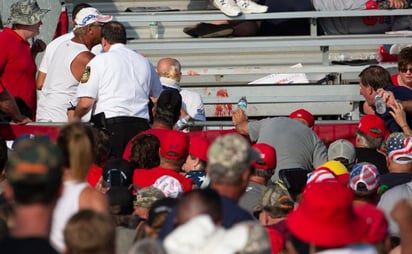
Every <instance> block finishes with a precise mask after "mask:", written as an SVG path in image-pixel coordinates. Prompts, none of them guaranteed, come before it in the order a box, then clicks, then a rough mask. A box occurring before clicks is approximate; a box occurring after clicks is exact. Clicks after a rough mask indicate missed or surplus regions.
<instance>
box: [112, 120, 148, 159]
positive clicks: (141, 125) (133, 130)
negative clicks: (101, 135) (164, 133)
mask: <svg viewBox="0 0 412 254" xmlns="http://www.w3.org/2000/svg"><path fill="white" fill-rule="evenodd" d="M106 128H107V130H108V131H109V132H111V133H112V136H111V143H112V156H113V157H115V158H121V157H122V155H123V151H124V148H125V147H126V145H127V143H128V142H129V141H130V139H131V138H133V137H134V136H135V135H137V134H138V133H140V132H142V131H144V130H147V129H149V128H150V126H149V123H148V120H146V119H143V118H139V117H126V116H119V117H112V118H107V119H106Z"/></svg>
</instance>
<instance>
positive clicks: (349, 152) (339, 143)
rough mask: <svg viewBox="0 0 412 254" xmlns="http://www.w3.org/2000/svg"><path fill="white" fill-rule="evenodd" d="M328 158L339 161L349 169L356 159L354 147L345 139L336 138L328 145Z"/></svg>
mask: <svg viewBox="0 0 412 254" xmlns="http://www.w3.org/2000/svg"><path fill="white" fill-rule="evenodd" d="M328 159H329V160H336V161H340V162H341V163H342V164H343V165H345V167H347V168H348V169H350V168H351V167H352V165H353V163H355V160H356V152H355V147H354V146H353V144H352V143H351V142H349V141H348V140H346V139H338V140H336V141H334V142H333V143H331V144H330V145H329V148H328Z"/></svg>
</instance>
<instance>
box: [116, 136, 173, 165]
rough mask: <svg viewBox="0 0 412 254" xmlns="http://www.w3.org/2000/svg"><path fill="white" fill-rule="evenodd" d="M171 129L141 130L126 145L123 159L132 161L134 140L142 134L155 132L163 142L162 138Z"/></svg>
mask: <svg viewBox="0 0 412 254" xmlns="http://www.w3.org/2000/svg"><path fill="white" fill-rule="evenodd" d="M169 131H170V130H169V129H148V130H145V131H143V132H140V133H139V134H137V135H136V136H134V137H133V138H132V139H130V141H129V142H128V143H127V145H126V147H125V148H124V151H123V157H122V158H123V159H125V160H127V161H130V154H131V153H132V143H133V141H134V140H135V139H136V138H137V137H138V136H139V135H142V134H153V135H155V136H156V137H157V138H158V139H159V142H162V139H163V138H164V137H165V136H166V134H167V133H168V132H169Z"/></svg>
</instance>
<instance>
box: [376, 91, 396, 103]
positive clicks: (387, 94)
mask: <svg viewBox="0 0 412 254" xmlns="http://www.w3.org/2000/svg"><path fill="white" fill-rule="evenodd" d="M376 92H377V93H378V94H379V96H380V97H382V99H383V100H384V101H385V102H386V105H388V106H391V105H393V104H397V103H398V101H397V100H396V98H395V95H393V93H392V92H391V91H385V90H383V89H382V88H379V89H378V90H377V91H376Z"/></svg>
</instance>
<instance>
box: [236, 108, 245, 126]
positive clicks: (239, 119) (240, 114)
mask: <svg viewBox="0 0 412 254" xmlns="http://www.w3.org/2000/svg"><path fill="white" fill-rule="evenodd" d="M247 120H248V117H247V115H246V114H245V112H243V110H242V109H239V108H238V109H236V110H235V111H233V115H232V123H233V125H234V126H236V125H238V124H240V123H243V122H247Z"/></svg>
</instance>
